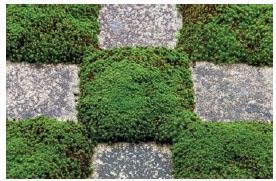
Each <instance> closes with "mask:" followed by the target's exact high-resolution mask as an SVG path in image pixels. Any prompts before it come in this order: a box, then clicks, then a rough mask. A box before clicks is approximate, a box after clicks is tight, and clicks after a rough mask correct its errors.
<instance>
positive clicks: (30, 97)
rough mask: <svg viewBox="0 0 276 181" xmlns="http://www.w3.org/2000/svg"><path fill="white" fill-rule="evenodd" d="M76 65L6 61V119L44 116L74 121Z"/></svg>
mask: <svg viewBox="0 0 276 181" xmlns="http://www.w3.org/2000/svg"><path fill="white" fill-rule="evenodd" d="M78 72H79V67H78V66H76V65H61V64H60V65H35V64H26V63H10V62H8V63H7V75H6V77H7V80H6V90H7V92H6V94H7V95H6V97H7V118H8V119H25V118H32V117H35V116H38V115H45V116H49V117H53V118H58V119H60V120H67V119H68V120H73V121H76V120H77V118H76V113H77V112H76V102H75V94H76V93H78V85H79V78H78Z"/></svg>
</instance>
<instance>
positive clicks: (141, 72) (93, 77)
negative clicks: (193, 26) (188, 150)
mask: <svg viewBox="0 0 276 181" xmlns="http://www.w3.org/2000/svg"><path fill="white" fill-rule="evenodd" d="M188 68H189V61H188V59H187V58H186V56H185V55H182V54H179V53H177V52H176V51H174V50H168V49H165V48H117V49H113V50H105V51H100V52H97V53H96V54H91V55H90V56H88V58H86V60H85V62H84V64H83V65H82V67H81V75H80V77H81V85H80V88H81V95H80V100H79V106H78V111H79V115H78V118H79V121H80V122H81V123H82V124H84V125H85V126H86V128H87V129H88V130H89V133H90V134H91V136H92V137H93V138H96V139H97V140H98V141H111V142H113V141H130V142H136V141H146V140H153V139H156V138H158V136H159V133H158V129H159V127H160V126H161V125H162V124H165V123H167V122H169V121H170V119H171V118H172V117H175V116H176V115H177V114H179V112H181V110H193V107H194V100H193V97H194V96H193V89H192V85H193V84H192V80H191V71H190V70H189V69H188Z"/></svg>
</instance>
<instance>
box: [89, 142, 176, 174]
mask: <svg viewBox="0 0 276 181" xmlns="http://www.w3.org/2000/svg"><path fill="white" fill-rule="evenodd" d="M170 158H171V153H170V147H169V146H168V145H156V144H155V143H140V144H131V143H116V144H99V145H98V146H97V147H96V149H95V153H94V157H93V167H94V173H93V175H92V178H101V179H111V178H127V179H136V178H138V179H150V178H152V179H153V178H171V177H172V176H171V160H170Z"/></svg>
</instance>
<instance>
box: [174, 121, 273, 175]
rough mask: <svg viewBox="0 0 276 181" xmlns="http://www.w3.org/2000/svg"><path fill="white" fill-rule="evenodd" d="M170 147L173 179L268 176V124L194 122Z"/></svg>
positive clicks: (269, 147) (270, 166)
mask: <svg viewBox="0 0 276 181" xmlns="http://www.w3.org/2000/svg"><path fill="white" fill-rule="evenodd" d="M189 130H191V131H181V130H179V135H178V138H177V139H175V140H174V144H173V147H172V154H173V156H172V159H173V175H174V177H175V178H205V179H206V178H208V179H210V178H228V179H230V178H231V179H232V178H239V179H241V178H247V179H248V178H272V161H273V157H272V135H273V134H272V124H267V123H261V122H232V123H231V122H230V123H210V122H209V123H208V122H202V123H201V124H194V125H192V126H190V129H189Z"/></svg>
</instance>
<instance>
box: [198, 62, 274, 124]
mask: <svg viewBox="0 0 276 181" xmlns="http://www.w3.org/2000/svg"><path fill="white" fill-rule="evenodd" d="M272 74H273V68H272V67H253V66H248V65H245V64H235V65H214V64H212V63H207V62H196V65H195V66H194V67H193V79H194V87H195V94H196V110H195V111H196V113H197V114H198V115H199V116H200V117H201V118H203V119H205V120H209V121H232V120H264V121H272V117H273V111H272V110H273V109H272V92H273V91H272V89H273V88H272Z"/></svg>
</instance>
